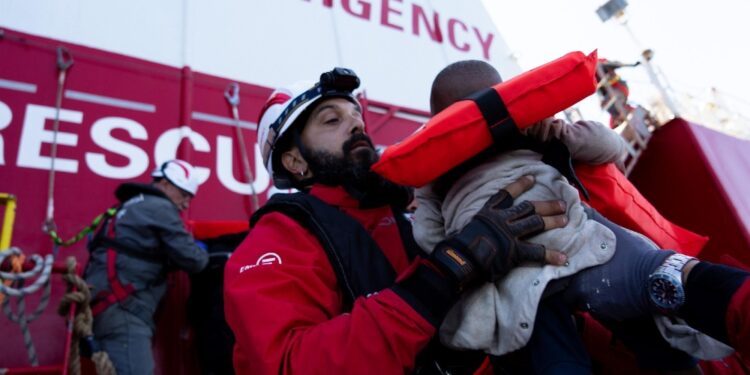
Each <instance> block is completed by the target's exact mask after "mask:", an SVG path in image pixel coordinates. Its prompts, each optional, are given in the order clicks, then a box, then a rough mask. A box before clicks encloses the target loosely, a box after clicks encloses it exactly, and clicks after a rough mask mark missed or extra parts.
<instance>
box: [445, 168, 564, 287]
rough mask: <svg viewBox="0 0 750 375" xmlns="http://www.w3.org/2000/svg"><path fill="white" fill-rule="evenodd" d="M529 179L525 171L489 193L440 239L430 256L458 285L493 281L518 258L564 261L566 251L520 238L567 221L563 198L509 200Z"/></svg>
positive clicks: (519, 260) (525, 187)
mask: <svg viewBox="0 0 750 375" xmlns="http://www.w3.org/2000/svg"><path fill="white" fill-rule="evenodd" d="M533 185H534V179H533V177H531V176H524V177H522V178H520V179H519V180H517V181H516V182H514V183H512V184H510V185H508V186H507V187H506V188H505V189H501V190H500V191H498V192H497V193H496V194H495V195H494V196H492V197H491V198H490V199H489V200H488V201H487V202H486V203H485V205H484V206H483V207H482V209H481V210H479V212H478V213H477V214H476V215H475V216H474V218H473V219H472V220H471V221H470V222H469V224H467V225H466V226H465V227H464V228H463V229H462V230H461V231H460V232H459V233H457V234H456V235H454V236H452V237H449V238H447V239H446V240H444V241H442V242H440V243H439V244H438V245H437V246H436V247H435V251H433V253H432V255H431V260H432V261H433V262H434V263H436V264H437V265H438V266H440V267H442V268H443V269H444V271H448V273H449V274H451V275H453V276H454V277H455V279H456V280H457V281H458V284H459V288H463V287H465V286H467V285H469V284H471V283H473V282H474V281H477V280H481V279H484V280H488V281H495V280H498V279H500V278H502V277H503V276H505V275H506V274H507V273H508V272H510V270H511V269H513V268H514V267H516V266H518V265H519V264H521V263H523V262H537V263H540V264H546V263H548V264H553V265H563V264H565V262H566V261H567V257H566V256H565V254H563V253H561V252H559V251H556V250H552V249H545V248H544V246H543V245H538V244H531V243H528V242H524V241H523V239H524V238H527V237H530V236H533V235H535V234H538V233H541V232H543V231H545V230H549V229H554V228H561V227H563V226H565V225H566V224H567V222H568V219H567V216H566V215H565V203H564V202H562V201H543V202H528V201H525V202H522V203H520V204H518V205H516V206H513V200H514V199H515V198H516V197H518V196H519V195H521V193H523V192H525V191H527V190H529V189H530V188H531V187H532V186H533Z"/></svg>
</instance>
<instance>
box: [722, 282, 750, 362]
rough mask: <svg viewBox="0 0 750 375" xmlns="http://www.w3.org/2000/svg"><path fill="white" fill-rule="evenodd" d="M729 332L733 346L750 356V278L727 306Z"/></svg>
mask: <svg viewBox="0 0 750 375" xmlns="http://www.w3.org/2000/svg"><path fill="white" fill-rule="evenodd" d="M727 334H728V335H729V342H730V343H731V344H732V347H734V349H735V350H736V351H737V352H739V353H740V355H741V356H742V357H743V358H750V278H747V279H746V280H745V282H744V283H743V284H742V286H740V288H739V289H737V292H735V293H734V296H732V299H731V300H730V302H729V306H728V308H727Z"/></svg>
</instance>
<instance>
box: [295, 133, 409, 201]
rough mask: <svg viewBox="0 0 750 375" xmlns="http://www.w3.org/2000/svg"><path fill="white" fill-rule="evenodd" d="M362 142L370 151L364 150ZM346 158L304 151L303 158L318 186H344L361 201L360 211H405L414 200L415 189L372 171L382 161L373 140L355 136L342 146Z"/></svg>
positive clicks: (322, 152)
mask: <svg viewBox="0 0 750 375" xmlns="http://www.w3.org/2000/svg"><path fill="white" fill-rule="evenodd" d="M361 141H365V142H367V144H368V145H369V147H356V150H353V147H354V146H355V145H357V144H359V146H361V143H360V142H361ZM342 150H343V156H336V155H333V154H331V153H329V152H326V151H310V150H303V148H300V151H301V152H302V156H303V157H304V158H305V160H306V161H307V164H308V166H309V167H310V170H311V171H312V172H313V174H314V176H315V177H314V179H315V182H317V183H320V184H323V185H329V186H343V187H344V189H346V191H347V192H349V194H351V195H352V196H353V197H354V198H355V199H357V200H358V201H359V204H360V207H361V208H373V207H380V206H382V205H385V204H390V205H394V206H396V207H400V208H403V207H406V205H408V204H409V202H411V200H412V199H413V192H412V189H409V188H407V187H404V186H400V185H397V184H394V183H392V182H390V181H388V180H386V179H385V178H383V177H382V176H380V175H379V174H377V173H375V172H372V171H371V170H370V167H371V166H372V165H373V164H375V162H377V161H378V159H379V158H380V155H378V153H377V151H375V147H373V145H372V141H370V137H368V136H367V135H365V134H355V135H353V136H352V137H351V138H350V139H349V140H347V141H346V142H344V144H343V146H342Z"/></svg>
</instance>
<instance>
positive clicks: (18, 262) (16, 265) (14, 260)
mask: <svg viewBox="0 0 750 375" xmlns="http://www.w3.org/2000/svg"><path fill="white" fill-rule="evenodd" d="M25 261H26V255H23V254H21V255H11V256H10V266H11V269H10V271H11V272H13V273H21V272H23V263H24V262H25ZM3 284H5V286H10V284H13V280H5V281H4V282H3ZM4 300H5V294H2V293H0V304H2V303H3V301H4Z"/></svg>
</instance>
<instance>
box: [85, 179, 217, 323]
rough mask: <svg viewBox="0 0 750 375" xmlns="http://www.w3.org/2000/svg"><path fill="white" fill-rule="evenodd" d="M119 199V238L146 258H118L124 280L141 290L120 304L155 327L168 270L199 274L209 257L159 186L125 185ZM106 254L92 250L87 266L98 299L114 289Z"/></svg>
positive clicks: (101, 248)
mask: <svg viewBox="0 0 750 375" xmlns="http://www.w3.org/2000/svg"><path fill="white" fill-rule="evenodd" d="M122 191H127V194H122ZM117 195H118V198H120V199H121V200H122V201H123V203H122V207H121V208H120V209H119V211H118V212H117V214H116V215H115V218H114V219H116V220H115V222H116V224H115V239H116V240H117V241H119V242H121V243H123V244H125V245H127V246H128V247H130V248H134V249H137V250H141V251H142V252H143V254H144V256H134V255H132V254H130V253H128V252H123V251H120V252H118V254H117V262H116V269H117V276H118V277H119V279H120V282H121V283H123V284H124V285H127V284H132V285H133V287H134V288H135V290H136V291H135V292H134V293H133V294H132V295H130V297H129V298H128V299H127V300H126V301H125V302H124V303H121V306H122V307H123V308H124V309H125V310H127V311H129V312H130V313H132V314H134V315H136V316H138V317H139V318H141V319H143V320H144V321H145V322H146V323H147V324H149V325H150V326H151V327H152V328H153V326H154V322H153V314H154V312H155V311H156V307H157V306H158V304H159V301H160V300H161V298H162V297H163V296H164V293H165V292H166V288H167V285H166V276H167V273H168V271H170V270H174V269H183V270H185V271H187V272H190V273H194V272H198V271H200V270H202V269H203V268H204V267H205V266H206V264H207V263H208V254H207V253H206V252H205V251H203V250H201V249H200V248H199V247H198V246H197V245H196V244H195V242H194V240H193V238H192V237H191V235H190V234H189V233H188V232H187V231H186V230H185V226H184V224H183V222H182V219H181V218H180V213H179V211H178V209H177V207H176V206H175V205H174V204H173V203H172V202H171V201H170V200H169V199H168V198H167V197H166V196H164V195H163V194H161V193H160V192H159V191H158V190H156V189H155V188H153V187H151V186H149V185H142V184H132V183H130V184H123V185H121V186H120V187H119V188H118V191H117ZM106 250H107V248H106V247H104V246H98V247H96V248H95V249H93V251H92V253H91V256H90V258H89V263H88V265H87V267H86V281H87V283H88V284H89V285H91V286H93V290H92V293H91V294H92V296H93V297H94V298H95V297H96V296H97V294H98V293H100V292H101V291H108V290H110V289H109V288H110V286H109V282H108V281H107V255H106V254H107V252H106Z"/></svg>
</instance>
